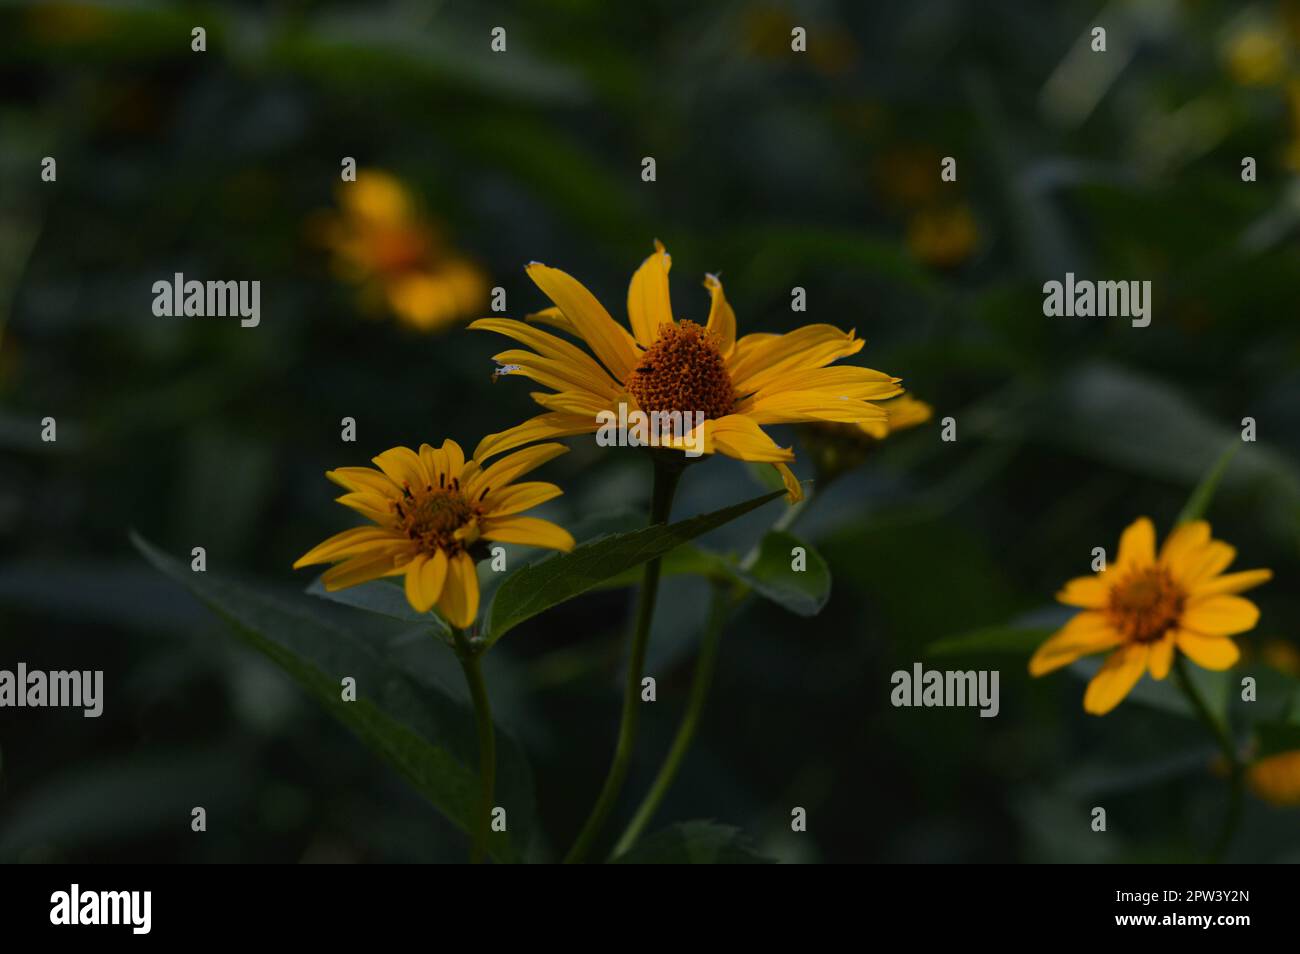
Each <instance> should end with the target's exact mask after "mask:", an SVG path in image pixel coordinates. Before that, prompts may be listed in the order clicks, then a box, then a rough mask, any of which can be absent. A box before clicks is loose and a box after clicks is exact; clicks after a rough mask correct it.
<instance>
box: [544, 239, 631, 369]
mask: <svg viewBox="0 0 1300 954" xmlns="http://www.w3.org/2000/svg"><path fill="white" fill-rule="evenodd" d="M527 272H528V277H529V278H531V279H532V280H533V281H534V282H536V283H537V287H538V288H540V289H541V290H542V291H543V292H545V293H546V296H547V297H548V298H550V299H551V301H553V302H555V304H556V305H558V306H559V308H560V311H562V312H564V316H565V317H566V318H568V319H569V321H571V322H572V323H573V327H574V328H575V329H576V330H577V332H578V335H579V337H581V338H582V340H583V341H585V342H586V343H587V346H588V347H590V348H591V350H592V351H593V352H594V353H595V355H596V357H597V358H599V359H600V361H601V363H602V364H604V365H605V367H607V368H609V370H610V372H611V373H613V375H614V378H615V379H616V380H618V381H626V380H627V378H628V375H629V374H631V372H632V369H633V368H635V367H636V362H637V354H638V352H637V347H636V341H635V339H633V337H632V336H631V335H630V334H628V333H627V331H625V330H624V329H623V328H622V327H621V326H620V325H619V324H618V323H616V322H615V321H614V319H613V318H611V317H610V316H609V312H607V311H606V310H605V307H604V306H603V305H602V304H601V303H600V302H599V301H597V300H596V296H595V295H593V294H592V293H591V292H589V291H587V289H586V288H585V287H584V286H583V284H582V283H581V282H579V281H578V280H577V279H576V278H574V277H573V276H572V275H569V274H566V273H565V272H562V271H560V270H559V269H558V268H551V267H549V266H547V265H543V264H541V263H540V262H533V263H532V264H530V265H529V266H528V268H527Z"/></svg>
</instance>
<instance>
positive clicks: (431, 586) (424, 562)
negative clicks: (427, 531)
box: [406, 550, 447, 613]
mask: <svg viewBox="0 0 1300 954" xmlns="http://www.w3.org/2000/svg"><path fill="white" fill-rule="evenodd" d="M446 577H447V554H446V553H444V552H443V551H442V550H435V551H434V553H433V555H432V556H428V555H426V554H423V553H421V554H420V555H419V556H417V557H416V558H415V559H414V560H412V561H411V564H410V566H408V567H407V568H406V600H407V602H408V603H410V604H411V607H412V608H413V609H414V610H415V611H416V612H417V613H427V612H429V610H431V609H433V607H434V606H435V605H437V602H438V598H439V597H440V596H441V595H442V584H443V581H444V580H445V579H446Z"/></svg>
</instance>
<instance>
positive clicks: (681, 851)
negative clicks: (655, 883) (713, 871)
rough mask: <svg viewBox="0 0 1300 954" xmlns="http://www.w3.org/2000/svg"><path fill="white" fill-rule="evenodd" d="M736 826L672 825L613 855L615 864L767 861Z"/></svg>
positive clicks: (760, 863)
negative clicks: (633, 846) (629, 849)
mask: <svg viewBox="0 0 1300 954" xmlns="http://www.w3.org/2000/svg"><path fill="white" fill-rule="evenodd" d="M774 863H775V862H773V860H772V859H771V858H764V857H763V856H762V855H760V854H758V852H756V851H755V850H754V848H753V847H752V845H751V844H750V841H749V839H748V838H747V837H746V836H745V834H744V833H743V832H742V831H741V830H740V829H739V828H733V827H732V826H730V825H719V824H717V823H716V822H711V821H689V822H681V823H679V824H676V825H672V826H670V827H668V828H665V829H663V830H662V831H659V832H655V834H653V835H651V836H649V837H648V838H646V839H644V840H643V841H642V842H641V843H640V844H639V845H637V846H636V847H635V848H633V849H632V850H631V851H628V852H626V853H625V854H622V855H619V856H618V857H617V858H615V859H614V864H619V865H681V864H686V865H769V864H774Z"/></svg>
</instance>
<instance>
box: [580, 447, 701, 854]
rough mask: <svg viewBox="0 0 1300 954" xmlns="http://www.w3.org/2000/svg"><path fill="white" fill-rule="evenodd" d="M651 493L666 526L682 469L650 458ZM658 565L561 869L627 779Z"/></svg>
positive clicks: (583, 846)
mask: <svg viewBox="0 0 1300 954" xmlns="http://www.w3.org/2000/svg"><path fill="white" fill-rule="evenodd" d="M654 468H655V470H654V490H653V492H652V495H651V499H650V524H651V526H653V525H655V524H659V523H667V522H668V515H669V512H670V511H671V510H672V505H673V495H674V494H675V493H676V491H677V482H678V481H679V480H680V479H681V475H682V465H681V463H680V462H679V461H678V460H676V459H675V458H667V457H663V456H656V457H655V458H654ZM662 565H663V563H662V560H660V559H654V560H651V561H649V562H648V563H646V565H645V570H644V573H643V575H642V578H641V591H640V594H639V595H638V597H637V607H636V622H635V625H634V627H633V630H632V648H631V652H630V653H629V656H628V661H627V678H626V682H625V683H624V686H623V715H622V719H621V720H620V722H619V727H618V742H617V744H616V745H615V747H614V758H613V761H612V762H610V766H609V773H608V774H607V775H606V776H605V784H604V785H603V786H601V789H600V795H598V796H597V797H596V804H595V805H594V806H593V807H592V809H591V814H590V815H589V816H588V818H587V822H586V824H584V825H583V826H582V831H580V832H579V833H578V838H577V840H576V841H574V843H573V847H572V848H570V849H569V853H568V855H566V856H565V858H564V863H565V864H577V863H579V862H581V861H583V860H584V859H585V858H586V857H587V855H588V853H589V852H590V851H591V847H592V843H593V842H595V840H596V838H597V837H598V836H599V835H600V831H601V829H602V828H603V827H604V825H605V820H606V819H607V818H608V817H609V813H610V811H611V810H612V809H613V808H614V803H615V802H616V801H617V800H618V795H619V792H620V791H622V788H623V782H624V781H626V779H627V772H628V768H629V767H630V766H631V763H632V750H633V748H634V747H635V745H636V733H637V728H638V724H639V722H640V717H641V673H642V671H643V670H644V669H645V654H646V647H647V645H648V644H649V642H650V623H651V621H652V620H653V619H654V612H655V598H656V597H657V596H658V593H659V572H660V569H661V568H662Z"/></svg>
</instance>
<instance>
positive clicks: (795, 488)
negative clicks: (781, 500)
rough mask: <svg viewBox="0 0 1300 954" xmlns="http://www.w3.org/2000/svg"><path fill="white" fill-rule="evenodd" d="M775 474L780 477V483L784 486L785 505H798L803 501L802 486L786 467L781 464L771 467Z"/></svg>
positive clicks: (792, 472)
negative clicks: (773, 468) (774, 469)
mask: <svg viewBox="0 0 1300 954" xmlns="http://www.w3.org/2000/svg"><path fill="white" fill-rule="evenodd" d="M772 466H773V467H775V468H776V472H777V473H778V474H780V475H781V483H783V484H785V499H786V502H787V503H792V504H795V503H798V502H799V501H800V500H803V485H802V484H801V483H799V478H798V477H796V476H795V475H794V471H792V470H791V469H790V468H789V467H788V466H786V465H785V464H782V463H779V462H778V463H775V464H773V465H772Z"/></svg>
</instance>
